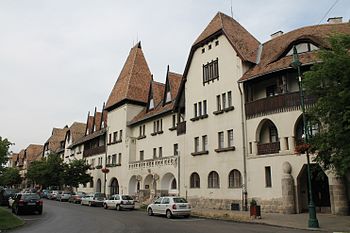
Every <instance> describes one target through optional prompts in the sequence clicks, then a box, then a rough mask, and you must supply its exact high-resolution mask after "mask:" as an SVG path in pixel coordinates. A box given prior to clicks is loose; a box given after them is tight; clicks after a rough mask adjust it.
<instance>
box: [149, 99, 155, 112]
mask: <svg viewBox="0 0 350 233" xmlns="http://www.w3.org/2000/svg"><path fill="white" fill-rule="evenodd" d="M153 108H154V100H153V98H152V99H150V100H149V109H150V110H151V109H153Z"/></svg>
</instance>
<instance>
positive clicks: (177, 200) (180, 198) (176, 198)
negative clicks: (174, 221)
mask: <svg viewBox="0 0 350 233" xmlns="http://www.w3.org/2000/svg"><path fill="white" fill-rule="evenodd" d="M173 200H174V202H175V203H187V201H186V199H185V198H182V197H175V198H174V199H173Z"/></svg>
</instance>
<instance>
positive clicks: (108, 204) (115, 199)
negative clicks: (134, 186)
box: [103, 194, 135, 210]
mask: <svg viewBox="0 0 350 233" xmlns="http://www.w3.org/2000/svg"><path fill="white" fill-rule="evenodd" d="M103 207H104V208H105V209H109V208H112V209H117V210H122V209H130V210H133V209H134V208H135V202H134V199H133V198H132V197H131V196H130V195H122V194H115V195H112V196H111V197H110V198H109V199H108V200H105V201H104V202H103Z"/></svg>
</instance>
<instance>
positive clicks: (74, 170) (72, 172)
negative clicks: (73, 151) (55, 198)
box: [64, 159, 92, 188]
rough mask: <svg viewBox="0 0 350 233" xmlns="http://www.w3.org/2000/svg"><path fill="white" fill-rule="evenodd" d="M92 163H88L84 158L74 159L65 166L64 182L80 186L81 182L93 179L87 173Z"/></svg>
mask: <svg viewBox="0 0 350 233" xmlns="http://www.w3.org/2000/svg"><path fill="white" fill-rule="evenodd" d="M89 168H90V165H88V164H86V162H85V160H83V159H75V160H72V161H71V162H70V163H69V164H67V165H66V166H65V172H64V183H65V185H68V186H71V187H76V188H77V187H78V186H79V184H86V183H88V182H90V181H91V179H92V177H91V176H90V175H89V174H87V173H86V172H87V170H88V169H89Z"/></svg>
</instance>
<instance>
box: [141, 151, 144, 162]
mask: <svg viewBox="0 0 350 233" xmlns="http://www.w3.org/2000/svg"><path fill="white" fill-rule="evenodd" d="M144 156H145V152H144V151H143V150H141V151H140V161H143V160H144Z"/></svg>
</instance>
